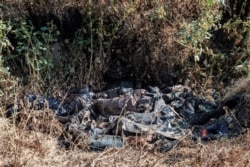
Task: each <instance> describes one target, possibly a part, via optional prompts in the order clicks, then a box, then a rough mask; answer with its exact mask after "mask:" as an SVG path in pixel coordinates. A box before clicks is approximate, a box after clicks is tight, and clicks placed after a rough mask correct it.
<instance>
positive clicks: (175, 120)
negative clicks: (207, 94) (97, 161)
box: [6, 85, 249, 152]
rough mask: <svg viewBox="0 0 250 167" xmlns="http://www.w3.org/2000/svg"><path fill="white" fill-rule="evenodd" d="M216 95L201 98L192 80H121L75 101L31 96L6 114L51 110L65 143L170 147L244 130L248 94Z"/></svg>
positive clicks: (86, 91) (100, 146) (80, 94)
mask: <svg viewBox="0 0 250 167" xmlns="http://www.w3.org/2000/svg"><path fill="white" fill-rule="evenodd" d="M211 96H212V97H213V100H209V101H208V100H206V99H201V98H198V97H196V96H195V95H194V94H193V92H192V90H191V89H190V88H189V87H188V85H176V86H173V87H168V88H165V89H163V90H159V89H158V88H157V87H149V89H148V90H146V89H133V88H128V87H123V86H122V85H121V86H120V87H117V88H114V89H109V90H107V91H103V92H97V93H93V92H91V91H90V90H89V89H88V88H85V89H82V90H80V92H78V94H77V96H76V97H75V98H73V100H72V101H70V100H59V99H56V98H45V97H42V96H39V95H26V96H24V98H23V99H21V100H18V101H17V102H16V103H15V104H13V105H11V106H9V107H8V109H7V112H6V116H8V117H10V116H12V115H13V114H14V113H17V114H18V115H22V114H23V113H26V112H27V111H26V110H24V108H29V109H32V110H29V111H32V112H34V111H35V110H37V111H38V112H40V113H43V112H45V109H47V110H46V111H48V110H49V111H51V113H53V116H52V118H51V117H50V118H51V119H53V120H55V121H57V122H60V125H61V127H62V130H61V137H60V138H59V140H60V141H61V142H60V143H61V144H62V145H63V146H65V147H69V146H71V145H72V144H73V143H74V144H75V143H78V142H80V141H85V144H87V146H88V148H91V149H97V150H102V149H105V148H106V147H122V146H124V145H127V144H140V145H142V146H143V147H144V148H145V149H147V150H158V151H163V152H164V151H168V150H170V149H171V148H173V147H174V146H175V145H176V144H177V143H178V141H180V140H181V139H184V138H186V137H189V138H190V137H191V138H192V139H194V140H197V139H198V138H200V139H201V140H213V139H217V138H219V137H232V136H237V135H239V134H240V133H242V132H244V128H245V127H248V126H249V122H247V123H246V122H242V121H241V122H239V121H238V119H239V118H238V117H240V116H241V115H242V111H240V112H238V110H236V109H235V108H237V105H239V103H240V102H242V101H244V96H243V95H242V94H235V95H233V96H230V97H228V98H226V99H224V100H223V101H219V100H217V99H216V98H217V97H216V93H213V94H212V95H211ZM69 99H70V98H69ZM233 109H234V110H233ZM248 109H249V108H248ZM239 113H241V114H239ZM244 113H245V112H244ZM50 127H51V126H50ZM58 129H59V128H58ZM47 130H48V128H47ZM50 130H51V128H50Z"/></svg>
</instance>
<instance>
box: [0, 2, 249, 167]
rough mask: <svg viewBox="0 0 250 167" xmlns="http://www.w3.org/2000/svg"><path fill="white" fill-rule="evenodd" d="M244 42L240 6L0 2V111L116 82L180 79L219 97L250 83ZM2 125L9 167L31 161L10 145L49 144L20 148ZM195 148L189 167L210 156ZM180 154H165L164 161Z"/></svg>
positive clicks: (245, 15) (245, 22)
mask: <svg viewBox="0 0 250 167" xmlns="http://www.w3.org/2000/svg"><path fill="white" fill-rule="evenodd" d="M249 36H250V1H247V0H235V1H232V0H216V1H215V0H194V1H189V0H183V1H167V0H144V1H142V0H133V1H130V0H121V1H116V0H98V1H96V0H87V1H78V0H60V1H49V0H26V1H22V0H21V1H15V0H0V97H1V100H0V104H1V107H0V111H1V113H3V112H2V111H4V110H5V107H6V106H7V105H9V104H10V103H11V102H12V101H13V100H14V99H15V98H17V96H19V95H20V94H22V93H24V92H25V93H27V92H33V93H40V94H45V95H49V96H61V95H62V93H63V92H65V91H67V90H69V89H70V88H75V87H77V88H82V87H83V86H84V85H89V86H90V87H91V89H92V90H93V91H99V90H103V89H104V88H107V87H108V86H110V85H111V84H114V83H115V82H117V81H120V80H130V81H133V83H134V84H135V87H137V88H143V87H146V86H148V85H155V86H158V87H160V88H164V87H166V86H172V85H174V84H179V83H183V82H184V80H185V79H187V78H188V79H190V80H191V83H192V85H191V86H192V88H193V89H194V90H196V91H197V92H198V93H201V95H202V93H204V92H206V91H205V90H207V89H216V90H217V91H218V92H221V93H223V91H224V89H223V88H224V87H225V86H228V85H230V84H231V81H234V80H237V79H239V78H242V77H250V39H249ZM243 85H244V84H243ZM245 87H247V85H245ZM247 89H248V87H247ZM1 115H2V114H1ZM1 119H2V118H1ZM5 121H6V120H0V131H1V132H2V131H6V134H5V135H3V136H1V135H0V137H1V138H2V137H3V138H4V139H6V138H8V137H9V138H11V140H10V142H6V143H5V144H6V145H11V147H10V148H9V149H10V150H5V151H2V152H0V154H2V153H4V154H8V155H9V153H10V152H11V153H13V152H14V153H15V154H14V155H15V156H16V157H14V160H13V159H11V160H10V161H11V162H10V164H12V165H14V166H18V165H23V164H25V163H28V162H29V158H31V157H32V156H31V157H30V156H28V157H29V158H28V159H18V155H20V153H21V152H20V150H18V148H16V147H15V145H21V147H25V146H27V145H28V148H31V149H34V150H36V151H37V152H40V153H44V154H45V152H46V151H45V150H46V148H47V145H46V144H45V145H44V146H41V145H39V146H37V145H36V144H37V143H36V142H38V143H39V142H41V141H40V140H38V139H37V138H36V137H34V136H35V135H34V134H32V135H33V136H32V137H34V138H32V141H33V144H34V146H33V145H30V144H27V143H25V142H23V138H22V137H24V136H28V135H27V132H25V131H23V130H22V131H20V132H18V133H17V129H16V128H17V127H11V123H10V122H5ZM2 122H3V123H2ZM23 134H24V135H23ZM18 135H23V136H19V137H17V136H18ZM39 135H40V134H39ZM13 136H14V137H13ZM42 136H43V135H42ZM41 138H44V139H45V138H46V139H45V140H44V141H46V140H47V138H48V137H44V136H43V137H41ZM15 139H16V140H15ZM237 140H238V139H237ZM239 140H241V139H239ZM245 140H246V141H248V142H249V136H248V138H247V139H244V141H245ZM21 141H22V142H21ZM44 141H42V142H44ZM49 141H51V143H53V142H54V141H53V139H51V138H50V137H49ZM20 142H21V144H20ZM232 142H234V141H232ZM31 144H32V143H31ZM40 144H41V143H40ZM47 144H48V145H49V143H47ZM35 145H36V146H35ZM184 145H185V144H184ZM1 147H2V146H1ZM21 147H20V148H21ZM45 147H46V148H45ZM186 147H187V146H186ZM196 147H199V146H195V149H196ZM201 147H202V148H197V150H199V151H200V152H199V153H200V154H199V155H200V157H194V155H195V154H193V153H190V156H191V157H192V158H193V159H194V160H193V159H192V158H191V159H192V160H193V161H192V163H193V164H195V162H197V161H199V163H200V164H201V163H202V160H203V159H204V155H203V154H204V153H202V152H204V150H207V149H208V148H207V147H206V146H201ZM235 147H237V149H239V148H238V146H235ZM246 147H248V148H249V145H248V146H246ZM237 149H236V150H237ZM211 150H216V148H212V149H211ZM108 151H110V150H108ZM113 151H114V150H111V151H110V152H107V155H106V154H103V155H99V156H100V157H99V158H100V159H102V156H107V158H108V157H109V155H108V154H113V153H112V152H113ZM118 152H119V151H118ZM121 152H126V150H122V151H121ZM227 152H229V153H227ZM230 152H232V150H229V151H228V150H221V152H220V153H218V155H220V156H223V157H226V155H227V154H230ZM27 154H28V155H30V152H29V151H27ZM58 154H60V151H58ZM179 154H181V153H178V152H172V153H171V154H170V155H169V158H170V159H171V157H174V156H177V155H179ZM246 154H247V153H246ZM51 155H52V153H51ZM244 155H245V152H244ZM33 156H36V155H33ZM39 156H41V155H40V154H39V155H38V157H39ZM52 156H53V155H52ZM81 156H82V155H81ZM95 156H96V154H95V155H94V153H93V156H92V157H90V158H86V159H87V161H90V159H91V160H93V159H95V158H94V157H95ZM140 156H141V157H144V158H145V157H148V155H147V156H146V155H143V154H142V153H140ZM140 156H139V157H137V158H135V159H134V161H133V162H134V164H133V165H134V166H138V164H150V165H152V166H153V165H157V164H158V162H160V161H158V159H154V158H152V157H151V159H150V158H149V160H152V161H147V162H146V160H145V161H144V160H143V158H142V160H143V162H142V161H141V160H140V158H141V157H140ZM150 156H151V155H150ZM182 156H183V154H182ZM0 157H1V156H0ZM83 157H84V156H83ZM246 157H247V156H246ZM12 158H13V157H12ZM234 158H235V157H234ZM0 159H1V158H0ZM71 159H72V160H76V159H77V157H74V156H72V157H71ZM96 159H98V157H97V158H96ZM104 159H105V158H104ZM117 159H122V158H121V157H117ZM132 159H133V158H132ZM13 161H14V162H15V163H13ZM58 161H60V160H58ZM21 162H22V163H23V164H22V163H21ZM54 162H55V163H56V162H57V161H56V160H55V161H54ZM128 162H130V160H128ZM204 163H207V164H209V163H208V162H207V161H205V162H204ZM214 163H215V162H214ZM0 164H1V163H0ZM28 164H29V163H28ZM79 164H80V162H79ZM90 164H91V165H92V166H95V165H96V164H97V165H98V164H99V165H100V164H101V163H100V162H99V160H98V161H93V162H92V163H90ZM93 164H94V165H93ZM221 164H222V162H221ZM221 164H217V165H221ZM1 165H2V164H1ZM26 165H27V164H26ZM29 165H30V166H32V165H34V164H32V163H31V164H29ZM44 165H46V163H45V162H44ZM50 165H53V164H50ZM61 165H62V164H61ZM64 165H66V164H64ZM71 165H75V164H71ZM97 165H96V166H97ZM179 165H180V166H181V165H183V164H181V163H179ZM215 165H216V164H215ZM224 165H225V164H224ZM59 166H60V165H59Z"/></svg>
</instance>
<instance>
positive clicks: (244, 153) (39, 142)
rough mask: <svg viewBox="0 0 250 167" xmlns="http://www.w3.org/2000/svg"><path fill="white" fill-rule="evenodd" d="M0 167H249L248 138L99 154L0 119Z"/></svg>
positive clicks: (248, 136)
mask: <svg viewBox="0 0 250 167" xmlns="http://www.w3.org/2000/svg"><path fill="white" fill-rule="evenodd" d="M0 140H1V143H0V150H1V151H0V159H1V161H0V166H39V167H40V166H41V167H42V166H60V167H63V166H91V167H92V166H93V167H94V166H95V167H97V166H120V167H121V166H145V167H146V166H152V167H153V166H155V167H156V166H157V167H158V166H211V167H212V166H239V167H241V166H249V165H250V162H249V158H250V153H249V151H248V150H249V149H250V135H249V134H245V135H243V136H239V137H237V138H234V139H220V140H217V141H209V142H207V143H201V142H199V141H198V142H194V141H190V140H183V141H181V142H180V143H179V145H178V146H177V147H175V148H173V149H172V150H170V151H169V152H167V153H157V152H148V151H144V150H143V149H141V148H140V146H138V147H136V146H134V147H132V146H125V147H124V148H119V149H116V148H108V149H106V150H104V151H103V152H97V151H86V150H81V149H77V148H75V149H70V150H66V149H64V148H62V147H60V146H59V145H58V141H57V137H56V136H53V135H51V134H47V133H42V132H39V131H35V130H27V129H26V130H24V129H20V128H19V127H15V126H14V125H13V124H12V123H11V121H10V120H9V119H6V118H1V119H0Z"/></svg>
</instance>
